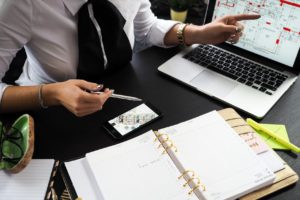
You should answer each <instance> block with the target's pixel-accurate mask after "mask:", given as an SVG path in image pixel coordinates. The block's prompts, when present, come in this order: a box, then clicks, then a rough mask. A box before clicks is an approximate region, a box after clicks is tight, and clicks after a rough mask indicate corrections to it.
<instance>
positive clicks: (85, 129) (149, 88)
mask: <svg viewBox="0 0 300 200" xmlns="http://www.w3.org/2000/svg"><path fill="white" fill-rule="evenodd" d="M178 50H179V49H161V48H156V47H153V48H150V49H148V50H145V51H143V52H140V53H138V54H136V55H134V57H133V60H132V62H131V65H130V66H127V67H125V68H123V69H121V70H119V71H117V72H116V73H114V74H112V75H110V76H109V77H107V78H106V79H105V80H104V81H103V83H104V84H105V86H107V87H109V88H113V89H115V92H116V93H120V94H127V95H131V96H136V97H140V98H142V99H144V100H147V101H149V102H151V103H152V104H154V105H155V106H156V107H157V108H158V109H160V110H161V111H162V113H163V115H164V116H163V118H161V119H160V120H158V121H156V122H154V123H152V124H149V125H148V126H146V127H144V128H143V129H141V130H139V131H137V132H136V134H134V135H132V136H131V137H134V136H136V135H139V134H141V133H143V132H145V131H147V130H149V129H154V130H155V129H159V128H163V127H165V126H169V125H173V124H176V123H179V122H181V121H184V120H187V119H190V118H193V117H196V116H198V115H201V114H204V113H207V112H209V111H212V110H219V109H223V108H226V107H228V106H227V105H225V104H223V103H221V102H218V101H216V100H214V99H212V98H210V97H208V96H206V95H204V94H201V93H199V92H197V91H195V90H193V89H190V88H188V87H186V86H184V85H182V84H179V83H178V82H176V81H174V80H173V79H170V78H168V77H166V76H164V75H162V74H160V73H159V72H158V71H157V68H158V66H159V65H160V64H161V63H163V62H164V61H165V60H167V59H168V58H170V57H171V56H172V55H174V54H175V53H176V52H177V51H178ZM298 89H300V82H299V81H297V82H296V83H295V84H294V86H293V87H292V88H291V89H290V90H289V91H288V92H287V93H286V94H285V95H284V96H283V97H282V98H281V99H280V101H279V102H278V103H277V104H276V105H275V106H274V107H273V109H272V110H271V111H270V112H269V113H268V114H267V115H266V117H265V118H264V119H263V120H261V122H263V123H276V124H285V125H286V126H287V130H288V132H289V136H290V139H291V141H293V143H295V144H296V145H298V146H300V137H299V134H300V121H299V119H300V101H299V97H300V92H298ZM134 105H136V103H134V102H129V101H124V100H118V99H109V101H108V102H107V103H106V104H105V105H104V108H103V110H102V111H100V112H98V113H95V114H93V115H90V116H87V117H83V118H77V117H75V116H74V115H73V114H71V113H70V112H69V111H67V110H65V109H64V108H62V107H52V108H48V109H45V110H39V111H35V112H33V113H32V116H33V117H34V120H35V134H36V141H35V152H34V157H35V158H55V159H60V160H70V159H75V158H78V157H82V156H84V155H85V153H87V152H90V151H93V150H97V149H100V148H103V147H107V146H110V145H113V144H116V143H117V142H121V141H116V140H114V139H113V138H112V137H111V136H110V135H108V134H107V133H106V132H105V130H104V129H103V128H102V127H101V125H102V123H103V122H104V121H107V120H109V119H111V118H112V117H114V116H116V115H118V114H121V113H122V112H123V111H126V110H128V109H129V108H131V107H133V106H134ZM237 111H238V110H237ZM238 112H239V114H241V115H242V116H243V117H249V116H247V115H246V114H245V113H243V112H241V111H238ZM129 138H130V137H129ZM129 138H126V139H129ZM123 141H124V140H123ZM278 153H279V155H280V156H281V157H282V158H283V159H284V160H285V161H286V162H287V163H288V164H289V165H290V166H291V167H292V168H293V169H294V170H296V171H297V173H298V174H300V168H299V166H300V159H299V158H297V155H295V154H290V153H286V152H278ZM266 199H280V200H282V199H293V200H294V199H300V185H299V184H296V185H293V186H291V187H288V188H285V189H284V190H282V191H280V192H276V193H274V194H272V195H271V196H269V197H267V198H266Z"/></svg>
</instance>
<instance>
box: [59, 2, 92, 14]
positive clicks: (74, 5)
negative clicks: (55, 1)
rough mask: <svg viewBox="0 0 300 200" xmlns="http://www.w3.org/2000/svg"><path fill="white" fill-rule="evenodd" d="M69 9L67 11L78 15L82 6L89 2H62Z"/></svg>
mask: <svg viewBox="0 0 300 200" xmlns="http://www.w3.org/2000/svg"><path fill="white" fill-rule="evenodd" d="M62 1H63V2H64V4H65V6H66V7H67V9H68V10H69V11H70V12H71V13H72V15H76V13H77V12H78V11H79V9H80V8H81V6H82V5H83V4H85V3H86V2H87V1H88V0H62Z"/></svg>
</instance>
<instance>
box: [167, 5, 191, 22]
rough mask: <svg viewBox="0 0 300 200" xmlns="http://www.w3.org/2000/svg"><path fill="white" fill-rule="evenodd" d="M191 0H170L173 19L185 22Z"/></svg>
mask: <svg viewBox="0 0 300 200" xmlns="http://www.w3.org/2000/svg"><path fill="white" fill-rule="evenodd" d="M190 1H191V0H169V4H170V15H171V19H172V20H176V21H181V22H184V21H185V20H186V16H187V12H188V8H189V6H190V3H191V2H190Z"/></svg>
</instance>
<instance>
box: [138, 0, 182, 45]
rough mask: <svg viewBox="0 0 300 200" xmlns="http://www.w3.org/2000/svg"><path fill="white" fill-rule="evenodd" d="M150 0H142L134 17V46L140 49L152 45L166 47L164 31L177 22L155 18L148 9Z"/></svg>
mask: <svg viewBox="0 0 300 200" xmlns="http://www.w3.org/2000/svg"><path fill="white" fill-rule="evenodd" d="M150 6H151V4H150V2H149V1H148V0H142V2H141V6H140V8H139V10H138V13H137V15H136V17H135V19H134V34H135V46H134V51H140V50H142V49H145V48H147V47H150V46H152V45H155V46H160V47H167V46H166V45H165V44H164V37H165V35H166V33H167V32H168V31H169V30H170V29H171V28H172V27H173V26H174V25H175V24H177V23H179V22H176V21H171V20H163V19H157V17H156V16H154V14H153V12H152V11H151V9H150Z"/></svg>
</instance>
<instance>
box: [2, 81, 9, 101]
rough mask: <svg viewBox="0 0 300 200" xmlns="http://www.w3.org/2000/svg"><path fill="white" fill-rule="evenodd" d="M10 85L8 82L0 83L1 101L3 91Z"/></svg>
mask: <svg viewBox="0 0 300 200" xmlns="http://www.w3.org/2000/svg"><path fill="white" fill-rule="evenodd" d="M8 86H11V85H8V84H6V83H0V102H2V96H3V93H4V91H5V89H6V88H7V87H8Z"/></svg>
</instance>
